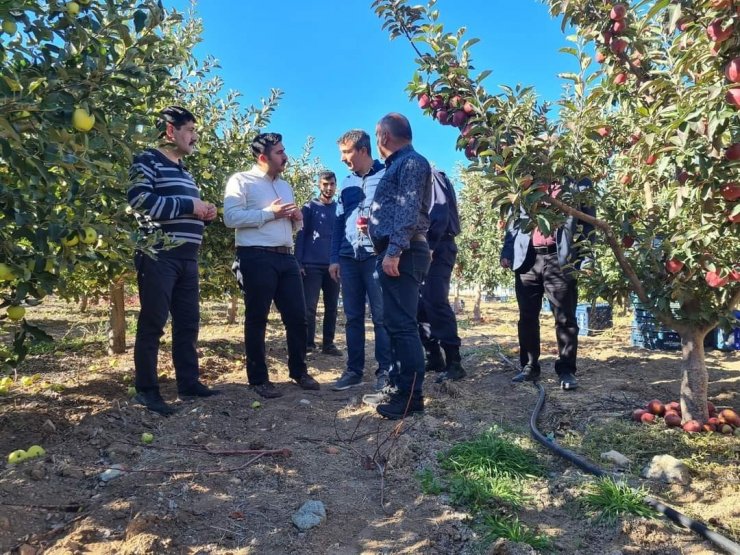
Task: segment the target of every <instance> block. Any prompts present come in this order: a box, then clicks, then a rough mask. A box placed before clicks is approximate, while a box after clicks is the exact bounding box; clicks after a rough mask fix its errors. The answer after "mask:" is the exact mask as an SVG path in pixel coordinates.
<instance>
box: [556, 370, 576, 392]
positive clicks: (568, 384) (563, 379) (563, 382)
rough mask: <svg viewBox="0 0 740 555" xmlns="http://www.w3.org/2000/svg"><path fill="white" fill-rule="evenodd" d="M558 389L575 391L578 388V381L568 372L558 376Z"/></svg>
mask: <svg viewBox="0 0 740 555" xmlns="http://www.w3.org/2000/svg"><path fill="white" fill-rule="evenodd" d="M560 387H561V388H563V389H565V390H570V389H576V388H577V387H578V380H576V377H575V376H574V375H573V374H571V373H570V372H564V373H562V374H560Z"/></svg>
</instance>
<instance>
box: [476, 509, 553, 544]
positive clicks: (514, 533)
mask: <svg viewBox="0 0 740 555" xmlns="http://www.w3.org/2000/svg"><path fill="white" fill-rule="evenodd" d="M480 530H481V533H482V535H483V537H484V542H485V543H487V544H490V543H492V542H494V541H495V540H497V539H499V538H505V539H508V540H511V541H514V542H519V543H527V544H529V545H531V546H532V547H534V548H535V549H538V550H546V549H549V548H550V547H551V543H552V542H551V541H550V538H548V537H547V536H545V535H544V534H537V533H536V532H533V531H532V530H531V529H529V528H528V527H527V526H525V525H524V524H522V523H521V522H520V521H519V519H518V518H517V517H516V516H513V517H512V516H500V515H486V516H485V517H483V521H482V523H481V525H480Z"/></svg>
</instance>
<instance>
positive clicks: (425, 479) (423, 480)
mask: <svg viewBox="0 0 740 555" xmlns="http://www.w3.org/2000/svg"><path fill="white" fill-rule="evenodd" d="M416 480H417V481H418V482H419V485H420V486H421V491H422V493H424V494H426V495H439V494H440V493H442V491H443V486H442V483H441V482H440V481H439V479H438V478H437V477H436V476H435V475H434V472H432V471H431V470H430V469H428V468H425V469H424V470H420V471H418V472H417V473H416Z"/></svg>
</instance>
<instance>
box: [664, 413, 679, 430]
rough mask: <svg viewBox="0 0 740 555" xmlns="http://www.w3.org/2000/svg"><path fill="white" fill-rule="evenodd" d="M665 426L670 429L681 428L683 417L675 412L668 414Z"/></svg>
mask: <svg viewBox="0 0 740 555" xmlns="http://www.w3.org/2000/svg"><path fill="white" fill-rule="evenodd" d="M665 425H666V426H668V427H669V428H679V427H680V426H681V416H680V415H679V414H677V413H675V412H669V413H666V415H665Z"/></svg>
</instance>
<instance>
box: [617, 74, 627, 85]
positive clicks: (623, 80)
mask: <svg viewBox="0 0 740 555" xmlns="http://www.w3.org/2000/svg"><path fill="white" fill-rule="evenodd" d="M626 82H627V74H626V73H617V74H616V75H615V76H614V84H615V85H623V84H624V83H626Z"/></svg>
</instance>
